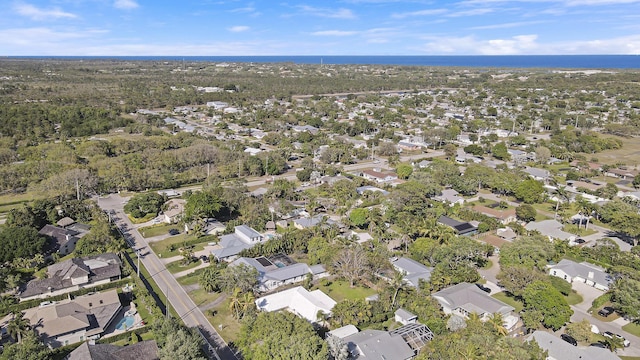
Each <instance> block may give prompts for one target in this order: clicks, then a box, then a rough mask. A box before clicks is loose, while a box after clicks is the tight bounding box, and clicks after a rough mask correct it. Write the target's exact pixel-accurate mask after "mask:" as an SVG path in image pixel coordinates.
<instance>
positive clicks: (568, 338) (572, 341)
mask: <svg viewBox="0 0 640 360" xmlns="http://www.w3.org/2000/svg"><path fill="white" fill-rule="evenodd" d="M560 338H561V339H562V340H564V341H566V342H568V343H569V344H571V345H573V346H578V342H577V341H576V339H574V338H573V336H571V335H567V334H562V335H560Z"/></svg>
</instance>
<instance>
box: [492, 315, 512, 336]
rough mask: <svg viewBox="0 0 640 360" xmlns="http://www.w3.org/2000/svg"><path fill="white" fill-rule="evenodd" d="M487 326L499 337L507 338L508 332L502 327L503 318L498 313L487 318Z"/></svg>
mask: <svg viewBox="0 0 640 360" xmlns="http://www.w3.org/2000/svg"><path fill="white" fill-rule="evenodd" d="M487 322H488V323H489V325H491V326H492V327H493V331H495V332H496V334H498V335H500V336H507V334H509V331H507V328H505V327H504V318H503V317H502V314H500V313H494V314H491V315H490V316H489V320H488V321H487Z"/></svg>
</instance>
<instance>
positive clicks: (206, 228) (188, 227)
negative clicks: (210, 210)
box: [184, 218, 227, 235]
mask: <svg viewBox="0 0 640 360" xmlns="http://www.w3.org/2000/svg"><path fill="white" fill-rule="evenodd" d="M200 224H201V226H202V229H200V231H201V232H202V234H205V235H218V234H220V233H223V232H224V231H225V230H226V229H227V227H226V226H225V225H224V224H223V223H221V222H220V221H218V220H216V219H214V218H207V219H204V223H200ZM200 224H198V222H195V221H194V222H192V223H185V224H184V232H185V233H187V234H190V233H191V232H192V231H193V230H194V229H195V228H196V227H197V226H200Z"/></svg>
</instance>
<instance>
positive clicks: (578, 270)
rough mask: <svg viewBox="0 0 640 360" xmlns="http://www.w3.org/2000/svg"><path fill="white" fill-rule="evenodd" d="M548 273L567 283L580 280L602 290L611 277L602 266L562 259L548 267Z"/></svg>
mask: <svg viewBox="0 0 640 360" xmlns="http://www.w3.org/2000/svg"><path fill="white" fill-rule="evenodd" d="M549 274H550V275H553V276H557V277H559V278H561V279H564V280H566V281H567V282H568V283H572V282H574V281H576V282H582V283H585V284H587V285H589V286H593V287H594V288H596V289H599V290H602V291H608V290H609V286H610V285H611V283H612V282H613V279H612V278H611V276H610V275H609V274H607V273H606V272H605V271H604V269H603V268H601V267H599V266H596V265H593V264H589V263H588V262H581V263H577V262H575V261H571V260H567V259H562V260H560V262H559V263H557V264H556V265H554V266H551V267H550V268H549Z"/></svg>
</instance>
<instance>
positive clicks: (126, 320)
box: [116, 316, 136, 330]
mask: <svg viewBox="0 0 640 360" xmlns="http://www.w3.org/2000/svg"><path fill="white" fill-rule="evenodd" d="M135 321H136V319H135V318H134V317H133V316H125V317H123V318H122V320H120V321H119V322H118V325H116V329H118V330H125V329H127V330H128V329H131V327H132V326H133V323H134V322H135ZM125 326H126V327H125Z"/></svg>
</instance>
